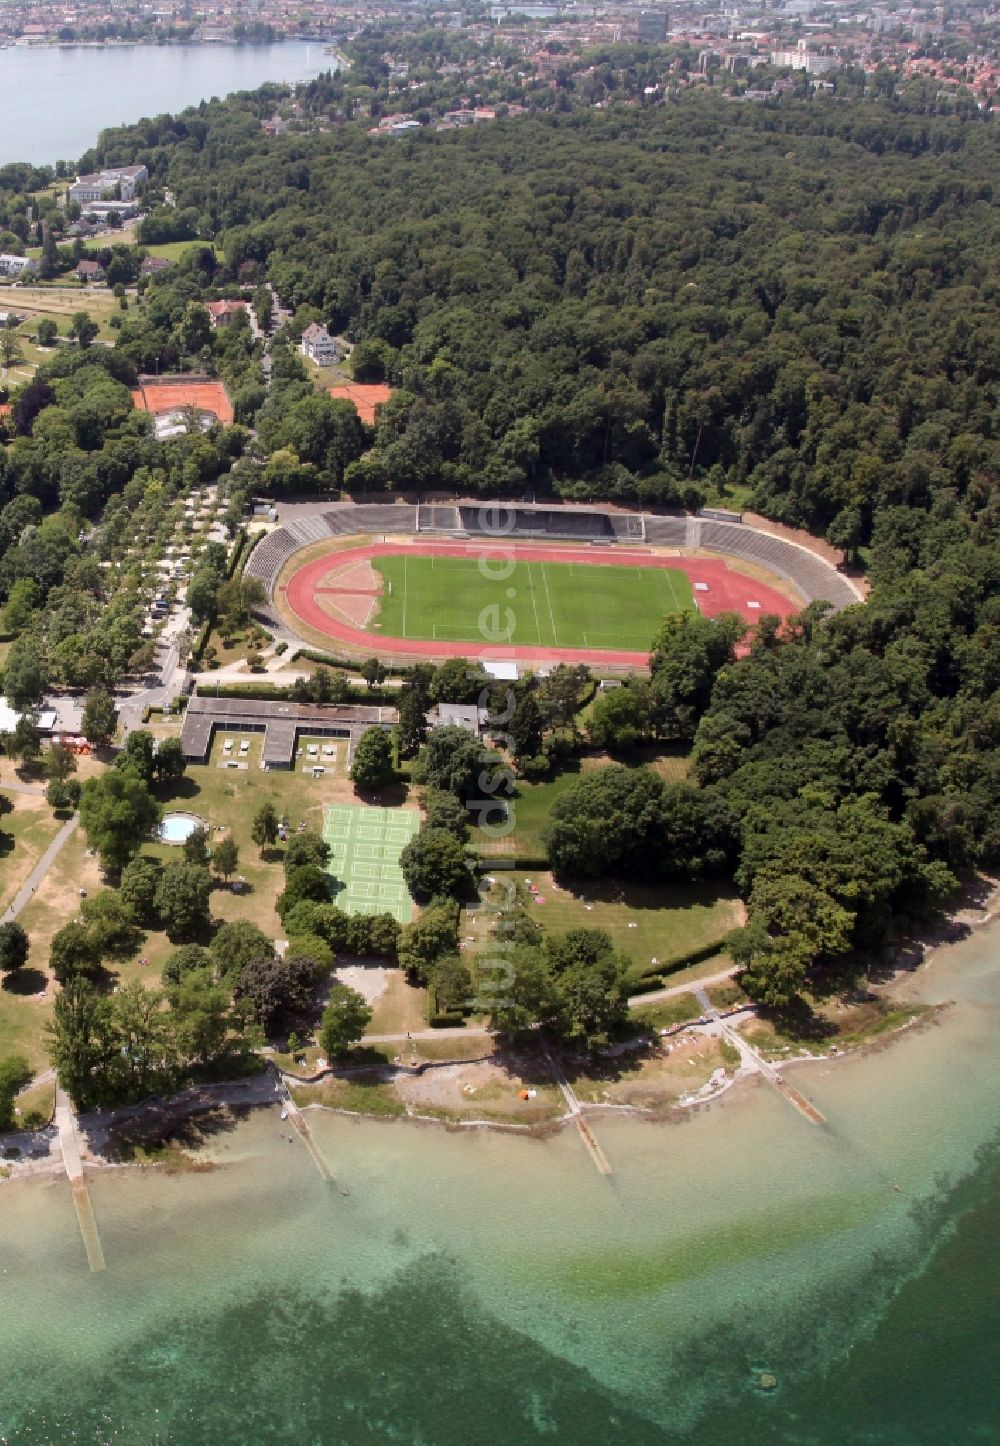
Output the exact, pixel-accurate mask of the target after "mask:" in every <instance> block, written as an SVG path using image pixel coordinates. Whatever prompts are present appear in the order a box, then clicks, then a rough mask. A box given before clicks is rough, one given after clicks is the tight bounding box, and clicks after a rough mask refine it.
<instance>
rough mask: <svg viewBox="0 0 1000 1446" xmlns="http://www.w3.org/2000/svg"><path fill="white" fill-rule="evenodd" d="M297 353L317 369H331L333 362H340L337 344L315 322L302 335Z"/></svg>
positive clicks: (323, 328) (322, 327)
mask: <svg viewBox="0 0 1000 1446" xmlns="http://www.w3.org/2000/svg"><path fill="white" fill-rule="evenodd" d="M299 351H300V352H301V353H302V355H303V356H307V357H308V358H309V360H310V361H313V362H315V363H316V365H317V366H319V367H332V366H333V364H334V362H337V361H339V360H340V351H339V349H338V347H337V343H336V342H335V341H334V339H333V337H332V336H331V335H330V333H329V332H328V331H327V329H326V327H324V326H320V325H319V324H318V323H317V322H315V321H314V322H313V323H312V324H311V325H310V326H307V327H306V329H305V331H304V332H303V333H302V340H301V341H300V342H299Z"/></svg>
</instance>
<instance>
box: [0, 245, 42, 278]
mask: <svg viewBox="0 0 1000 1446" xmlns="http://www.w3.org/2000/svg"><path fill="white" fill-rule="evenodd" d="M36 269H37V268H36V266H35V263H34V261H32V259H31V257H30V256H9V255H8V254H7V252H6V251H0V276H21V275H24V274H25V273H26V272H27V273H30V272H32V271H34V270H36Z"/></svg>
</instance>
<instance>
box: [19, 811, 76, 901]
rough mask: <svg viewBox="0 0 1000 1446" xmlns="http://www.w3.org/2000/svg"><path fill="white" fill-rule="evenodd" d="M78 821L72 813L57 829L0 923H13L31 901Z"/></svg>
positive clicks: (74, 830)
mask: <svg viewBox="0 0 1000 1446" xmlns="http://www.w3.org/2000/svg"><path fill="white" fill-rule="evenodd" d="M79 823H80V815H79V814H78V813H74V815H73V817H72V818H70V819H67V820H66V822H65V823H64V824H63V826H62V828H61V829H60V830H59V832H58V833H57V834H56V836H55V838H54V839H53V840H52V842H51V843H50V844H49V846H48V848H47V849H46V850H45V852H44V853H43V854H42V856H41V858H40V859H39V860H38V863H37V864H36V865H35V867H34V868H33V869H32V871H31V873H30V874H29V875H28V877H27V879H26V880H25V884H24V887H23V888H22V890H21V892H20V893H19V894H18V895H17V897H16V898H15V900H14V902H13V903H12V904H11V906H10V908H9V909H8V910H7V912H6V913H5V914H4V916H3V918H2V919H0V924H10V923H13V921H14V920H15V919H16V918H17V916H18V914H19V913H20V912H21V910H22V909H23V908H24V907H25V905H27V904H30V903H31V899H32V895H33V894H34V892H35V890H36V889H37V888H38V885H39V884H40V883H41V882H42V880H43V879H44V878H45V875H46V874H47V873H48V871H49V869H50V868H51V867H52V865H53V864H54V863H55V861H56V858H57V856H58V854H59V852H60V850H61V849H62V847H63V845H64V844H65V843H66V841H67V840H68V839H70V838H71V837H72V836H73V834H74V833H75V832H76V830H77V827H78V825H79Z"/></svg>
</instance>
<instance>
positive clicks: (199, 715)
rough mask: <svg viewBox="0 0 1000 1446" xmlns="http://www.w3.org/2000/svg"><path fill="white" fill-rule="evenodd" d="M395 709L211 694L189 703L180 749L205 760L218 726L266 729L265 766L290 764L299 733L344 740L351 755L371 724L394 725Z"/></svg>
mask: <svg viewBox="0 0 1000 1446" xmlns="http://www.w3.org/2000/svg"><path fill="white" fill-rule="evenodd" d="M397 717H398V715H397V712H396V709H395V708H388V707H385V708H383V707H378V706H370V705H367V704H360V703H293V702H288V701H286V700H285V699H283V698H273V699H272V698H208V697H203V696H202V695H201V694H195V696H194V697H193V698H192V699H191V700H190V701H189V703H188V706H187V712H186V713H185V715H184V726H183V727H182V729H181V747H182V749H183V750H184V757H185V758H186V759H187V761H188V762H189V763H207V762H208V756H209V754H210V753H211V751H212V738H213V737H214V735H215V730H216V729H217V728H219V729H221V730H222V731H223V732H224V733H263V735H264V746H263V749H262V752H261V763H262V764H263V765H264V767H265V768H292V767H293V766H294V764H295V749H296V747H297V745H298V739H299V736H300V735H308V736H310V737H313V738H346V739H347V740H348V756H349V757H353V754H354V749H355V747H356V746H357V742H358V739H359V738H360V737H361V735H362V733H364V732H366V731H367V729H369V728H384V729H385V730H386V732H388V731H389V730H390V729H392V728H393V727H394V726H395V723H396V719H397Z"/></svg>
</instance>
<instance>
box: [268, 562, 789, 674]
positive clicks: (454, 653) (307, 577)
mask: <svg viewBox="0 0 1000 1446" xmlns="http://www.w3.org/2000/svg"><path fill="white" fill-rule="evenodd" d="M403 553H410V554H413V555H415V556H418V557H489V556H491V555H492V556H493V557H495V558H497V559H510V558H511V557H513V559H514V560H515V561H516V562H579V563H584V564H587V565H589V566H591V567H598V566H599V567H672V568H676V569H677V570H678V571H679V572H684V573H686V574H687V576H688V577H689V578H690V579H691V583H692V585H694V584H696V583H699V582H700V583H706V584H707V586H708V591H707V592H701V591H697V590H696V591H695V599H696V601H697V603H698V607H699V608H700V610H701V612H702V613H704V614H705V616H706V617H714V616H715V615H716V614H717V613H725V612H731V613H738V614H739V615H740V617H742V618H746V620H747V621H748V622H750V623H756V622H758V621H759V620H760V618H761V617H762V616H763V615H764V613H776V614H777V615H778V616H779V617H780V618H782V619H784V618H787V617H790V616H791V614H792V613H795V612H797V611H798V607H797V606H796V604H795V603H793V602H791V601H789V599H788V598H786V597H784V596H782V594H781V593H780V592H778V591H777V589H776V588H773V587H768V586H767V585H766V584H765V583H761V582H757V581H756V580H755V579H754V578H750V577H746V576H745V575H744V574H743V573H740V572H735V571H734V570H733V569H732V568H730V567H729V565H728V563H726V562H724V561H722V560H721V559H720V560H719V561H715V560H714V559H706V558H700V557H692V558H680V557H657V556H656V555H655V554H653V553H636V552H627V553H622V552H611V551H610V550H609V551H608V552H606V553H604V552H598V551H597V550H596V549H595V548H590V547H587V548H580V547H538V546H535V545H531V544H529V545H518V544H514V545H513V546H511V544H510V543H508V542H505V541H503V540H502V539H500V540H498V541H497V543H496V544H495V545H492V546H491V545H490V544H489V543H488V542H485V541H483V542H468V543H463V542H423V541H421V542H419V543H415V544H414V545H413V546H412V547H409V546H407V545H406V544H400V543H395V544H394V543H387V542H381V543H378V542H377V543H371V544H369V545H368V546H365V547H352V548H347V549H346V550H345V549H341V550H339V551H338V550H336V549H331V551H330V552H328V553H324V554H323V556H322V557H317V558H314V559H313V561H312V562H307V563H304V564H303V566H302V567H300V568H298V570H297V571H296V572H293V573H292V575H291V577H290V578H289V579H288V584H287V586H286V588H285V590H284V591H285V600H286V602H287V604H288V606H289V608H290V609H291V611H292V612H293V613H294V615H295V616H296V617H297V618H298V619H299V621H300V622H303V623H306V624H307V625H308V626H309V627H310V628H312V629H314V631H316V632H318V633H324V634H325V635H326V636H327V637H328V638H336V639H337V641H338V642H342V643H350V644H352V645H353V646H354V647H358V648H365V649H367V651H368V652H370V653H377V652H383V653H385V652H392V653H404V654H412V655H413V656H415V657H423V658H443V657H448V658H466V657H469V656H470V655H472V654H475V656H477V657H481V658H507V659H517V660H519V661H522V662H526V663H556V662H564V663H617V664H620V665H622V666H625V667H636V666H641V665H642V664H644V663H646V662H647V660H648V656H649V655H648V653H634V652H626V651H624V650H615V649H609V648H542V647H538V646H529V645H522V644H519V643H516V642H514V643H501V644H495V643H493V644H491V643H485V642H484V643H482V644H477V643H476V641H475V639H471V638H470V640H469V641H468V642H467V643H452V642H433V641H427V640H424V639H421V638H392V637H387V636H385V635H384V634H382V633H379V632H367V631H365V630H364V629H363V628H355V627H351V625H350V624H349V623H341V622H337V621H336V620H335V619H333V618H331V617H329V616H328V615H327V614H326V613H324V612H323V611H322V609H321V608H320V607H319V605H318V603H317V601H316V594H317V592H320V591H323V592H325V591H329V589H326V588H322V586H321V584H320V581H319V580H320V578H321V577H323V575H324V574H325V573H327V572H329V571H330V569H331V567H340V566H342V565H343V564H345V563H350V562H364V561H369V560H370V559H371V558H373V557H390V556H396V555H402V554H403ZM345 591H349V589H345ZM751 602H757V603H759V604H760V606H759V607H757V608H753V607H750V606H749V604H750V603H751Z"/></svg>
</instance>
